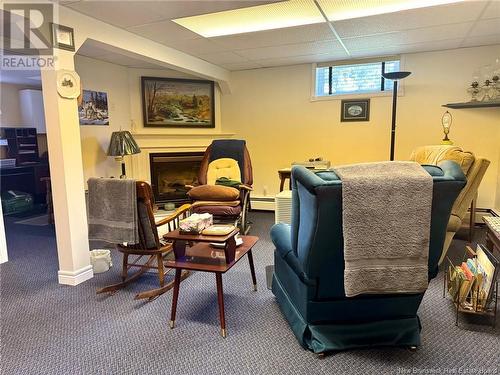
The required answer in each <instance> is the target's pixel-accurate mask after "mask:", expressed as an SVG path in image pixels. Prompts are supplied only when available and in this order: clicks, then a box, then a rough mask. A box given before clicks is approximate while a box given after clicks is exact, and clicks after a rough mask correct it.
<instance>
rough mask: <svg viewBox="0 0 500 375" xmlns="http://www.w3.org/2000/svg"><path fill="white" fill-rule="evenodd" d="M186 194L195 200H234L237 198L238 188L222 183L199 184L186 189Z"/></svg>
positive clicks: (238, 194)
mask: <svg viewBox="0 0 500 375" xmlns="http://www.w3.org/2000/svg"><path fill="white" fill-rule="evenodd" d="M188 195H189V197H190V198H191V199H193V200H195V201H200V200H201V201H222V202H226V201H235V200H237V199H238V198H239V196H240V192H239V190H238V189H235V188H232V187H229V186H222V185H200V186H195V187H194V188H192V189H191V190H189V191H188Z"/></svg>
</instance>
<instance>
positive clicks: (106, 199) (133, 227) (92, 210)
mask: <svg viewBox="0 0 500 375" xmlns="http://www.w3.org/2000/svg"><path fill="white" fill-rule="evenodd" d="M88 187H89V198H88V199H89V215H88V216H89V219H88V224H89V239H91V240H101V241H106V242H110V243H114V244H121V243H124V242H127V243H129V244H136V243H139V233H138V221H137V220H138V219H137V192H136V186H135V180H129V179H116V178H91V179H89V181H88Z"/></svg>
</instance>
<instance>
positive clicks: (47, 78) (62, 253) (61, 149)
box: [42, 50, 93, 285]
mask: <svg viewBox="0 0 500 375" xmlns="http://www.w3.org/2000/svg"><path fill="white" fill-rule="evenodd" d="M54 53H55V54H56V55H57V58H56V59H57V62H56V69H67V70H71V71H74V56H73V53H72V52H68V51H63V50H54ZM56 73H57V72H56V70H43V71H42V88H43V102H44V108H45V123H46V126H47V143H48V151H49V162H50V178H51V183H52V197H53V204H54V217H55V226H56V237H57V253H58V258H59V272H58V276H59V283H60V284H67V285H77V284H79V283H81V282H84V281H85V280H88V279H90V278H92V277H93V271H92V266H91V265H90V256H89V242H88V230H87V210H86V205H85V190H84V180H83V165H82V149H81V143H80V125H79V120H78V108H77V100H76V99H67V98H63V97H61V96H60V95H59V94H58V92H57V76H56Z"/></svg>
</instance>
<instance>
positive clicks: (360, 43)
mask: <svg viewBox="0 0 500 375" xmlns="http://www.w3.org/2000/svg"><path fill="white" fill-rule="evenodd" d="M473 24H474V23H473V22H465V23H456V24H451V25H442V26H432V27H426V28H419V29H412V30H406V31H400V32H392V33H382V34H375V35H370V36H361V37H357V38H345V39H343V41H344V43H345V45H346V46H347V49H349V51H359V50H364V49H374V48H385V47H386V46H400V45H406V44H415V43H427V42H435V41H438V40H450V39H459V38H464V37H465V36H466V35H467V33H468V32H469V30H470V29H471V27H472V25H473Z"/></svg>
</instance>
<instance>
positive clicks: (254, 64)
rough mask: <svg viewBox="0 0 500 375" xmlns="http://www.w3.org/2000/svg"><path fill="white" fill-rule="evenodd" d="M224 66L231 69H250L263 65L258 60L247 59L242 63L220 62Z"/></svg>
mask: <svg viewBox="0 0 500 375" xmlns="http://www.w3.org/2000/svg"><path fill="white" fill-rule="evenodd" d="M220 65H221V66H222V67H223V68H225V69H227V70H231V71H236V70H248V69H258V68H262V65H260V64H259V63H258V62H256V61H246V62H242V63H228V64H220Z"/></svg>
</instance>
